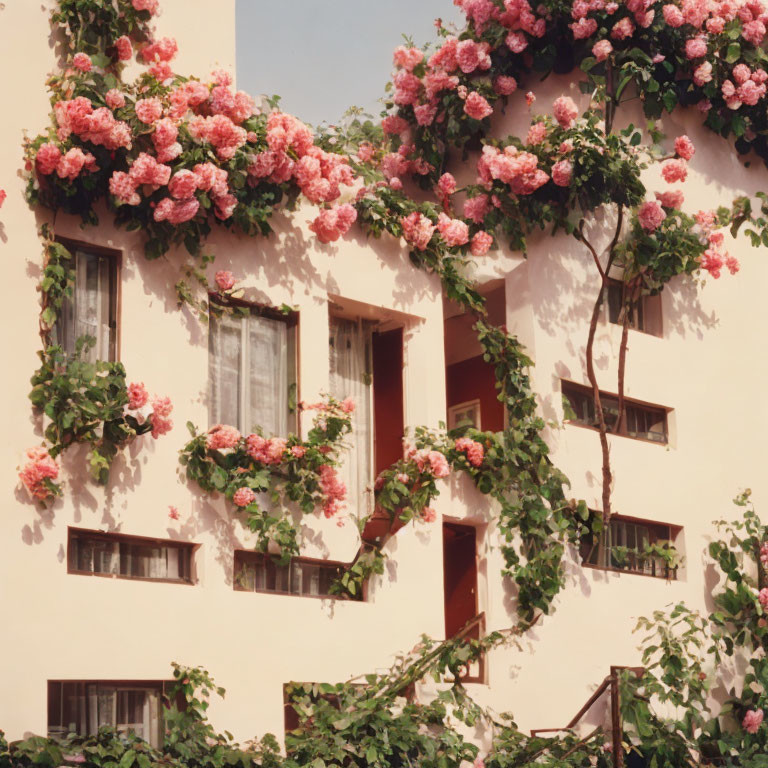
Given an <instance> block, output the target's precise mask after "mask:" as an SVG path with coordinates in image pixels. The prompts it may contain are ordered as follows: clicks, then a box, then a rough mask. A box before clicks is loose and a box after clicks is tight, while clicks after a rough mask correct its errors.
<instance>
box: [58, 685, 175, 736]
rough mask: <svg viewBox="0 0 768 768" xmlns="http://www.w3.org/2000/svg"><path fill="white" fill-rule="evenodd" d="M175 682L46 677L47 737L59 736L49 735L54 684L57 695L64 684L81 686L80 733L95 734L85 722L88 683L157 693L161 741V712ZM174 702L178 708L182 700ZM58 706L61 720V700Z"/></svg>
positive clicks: (168, 705) (79, 693)
mask: <svg viewBox="0 0 768 768" xmlns="http://www.w3.org/2000/svg"><path fill="white" fill-rule="evenodd" d="M175 683H176V681H175V680H144V679H142V680H126V679H118V680H104V679H102V680H91V679H85V678H75V679H62V678H59V679H47V680H46V709H47V712H46V733H47V734H48V738H60V737H58V736H53V737H51V736H50V733H51V727H52V726H51V711H52V701H51V696H52V686H54V685H58V686H61V687H60V692H59V695H60V696H62V697H63V695H64V686H65V685H74V686H80V687H81V688H80V689H78V690H77V693H76V695H77V696H78V697H79V696H82V697H83V698H84V699H85V702H86V710H85V713H84V715H83V717H84V720H85V723H84V724H85V726H86V727H85V733H84V734H82V735H83V736H92V735H95V734H92V733H89V732H88V727H87V723H88V719H89V713H88V694H87V688H88V686H90V685H96V686H103V687H105V688H107V687H110V688H114V689H115V692H116V693H117V692H120V689H122V690H123V691H126V690H137V689H138V690H141V689H143V690H145V691H148V692H151V693H158V694H159V704H160V706H159V707H158V715H159V723H158V724H157V726H158V733H159V736H160V741H161V742H162V738H163V734H164V731H165V728H164V720H165V718H164V717H163V712H164V711H165V710H166V709H169V708H170V704H171V702H170V693H169V689H170V688H171V686H173V685H174V684H175ZM175 703H176V705H177V706H178V707H179V708H182V704H183V701H182V700H181V699H179V698H177V700H176V702H175ZM59 708H60V719H62V720H63V718H64V708H63V704H62V702H60V704H59ZM79 714H80V713H79V712H78V716H79ZM115 715H117V713H115ZM78 719H79V717H78ZM115 720H117V716H115ZM53 727H55V728H59V729H61V728H63V726H53ZM111 727H117V724H115V725H114V726H111ZM69 733H71V731H68V732H67V733H65V734H63V736H64V737H66V736H67V735H69ZM134 733H136V732H135V731H134ZM78 735H81V734H78ZM136 735H137V736H138V734H136ZM138 738H142V739H144V737H143V736H138ZM144 741H146V742H147V743H151V742H150V741H149V739H144Z"/></svg>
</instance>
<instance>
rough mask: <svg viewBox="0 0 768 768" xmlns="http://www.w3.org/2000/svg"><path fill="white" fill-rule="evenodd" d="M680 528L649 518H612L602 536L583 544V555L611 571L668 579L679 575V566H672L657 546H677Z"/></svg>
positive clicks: (588, 562)
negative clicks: (655, 551) (652, 520)
mask: <svg viewBox="0 0 768 768" xmlns="http://www.w3.org/2000/svg"><path fill="white" fill-rule="evenodd" d="M680 530H681V529H680V528H675V527H673V526H670V525H664V524H661V523H654V522H649V521H647V520H633V519H628V518H622V517H612V518H611V520H610V523H609V526H608V529H607V530H606V531H604V532H603V533H602V534H601V535H600V537H599V539H597V540H593V538H592V537H591V536H589V537H587V538H586V539H584V540H583V541H582V543H581V557H582V561H583V562H584V563H585V564H586V565H592V566H595V567H597V568H605V569H608V570H611V571H628V572H630V573H641V574H645V575H646V576H658V577H660V578H665V579H676V578H677V567H670V566H669V565H668V564H667V562H666V561H665V560H664V558H663V557H661V556H660V555H659V554H656V553H654V552H653V548H654V547H655V546H660V547H662V548H667V547H672V546H674V541H675V539H676V538H677V536H678V534H679V533H680Z"/></svg>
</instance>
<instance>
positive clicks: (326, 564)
mask: <svg viewBox="0 0 768 768" xmlns="http://www.w3.org/2000/svg"><path fill="white" fill-rule="evenodd" d="M257 561H261V562H272V563H275V558H274V556H273V555H270V554H268V553H265V552H256V551H254V550H252V549H236V550H235V551H234V556H233V559H232V588H233V589H234V591H235V592H247V593H256V594H263V595H279V596H281V597H310V598H313V599H314V600H345V601H347V602H353V603H364V602H367V600H368V589H367V583H366V584H363V591H362V594H361V595H360V597H359V598H357V599H355V598H352V597H349V596H347V595H331V594H319V595H311V594H307V593H304V592H293V591H291V584H292V583H293V566H294V565H298V566H303V565H309V566H319V567H321V568H325V569H327V570H329V571H330V570H332V569H335V570H336V571H337V573H339V575H341V573H343V572H344V571H345V570H347V569H348V568H349V566H350V563H344V562H341V561H340V560H326V559H323V558H316V557H303V556H299V557H292V558H291V559H290V560H289V561H288V563H287V567H288V569H289V570H288V591H285V590H279V589H268V588H259V587H255V588H253V589H246V588H245V587H243V586H240V584H241V581H240V579H239V578H238V571H239V570H240V569H241V568H242V567H243V566H244V565H247V564H249V563H254V562H257ZM283 567H286V566H283Z"/></svg>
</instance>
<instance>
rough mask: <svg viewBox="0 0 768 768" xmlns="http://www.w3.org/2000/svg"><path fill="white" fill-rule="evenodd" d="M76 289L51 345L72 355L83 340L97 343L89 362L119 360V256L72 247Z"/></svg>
mask: <svg viewBox="0 0 768 768" xmlns="http://www.w3.org/2000/svg"><path fill="white" fill-rule="evenodd" d="M71 252H72V255H73V258H74V267H75V285H74V289H73V293H72V296H71V297H67V298H65V299H64V301H63V303H62V306H61V311H60V313H59V317H58V319H57V321H56V324H55V325H54V327H53V334H52V339H51V341H52V342H53V343H54V344H59V345H60V346H61V347H62V349H63V350H64V352H66V353H67V354H68V355H72V354H74V352H75V344H76V342H77V340H78V339H79V338H80V337H82V336H90V337H91V338H92V339H94V341H95V345H94V346H93V347H91V349H90V350H89V352H88V354H87V356H86V358H87V359H88V360H90V361H91V362H95V361H96V360H105V361H114V360H116V359H117V262H118V257H117V254H112V255H108V254H104V253H99V252H95V251H89V250H86V249H84V248H82V247H72V248H71Z"/></svg>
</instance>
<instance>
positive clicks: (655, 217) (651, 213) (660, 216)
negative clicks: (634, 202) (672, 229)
mask: <svg viewBox="0 0 768 768" xmlns="http://www.w3.org/2000/svg"><path fill="white" fill-rule="evenodd" d="M666 218H667V214H666V213H664V211H663V209H662V207H661V206H660V205H659V204H658V203H657V202H655V201H654V200H649V201H648V202H647V203H643V204H642V205H641V206H640V210H639V211H638V212H637V219H638V221H639V222H640V226H641V227H642V228H643V229H644V230H645V231H646V232H654V231H655V230H656V229H658V227H659V225H660V224H661V222H662V221H664V219H666Z"/></svg>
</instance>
